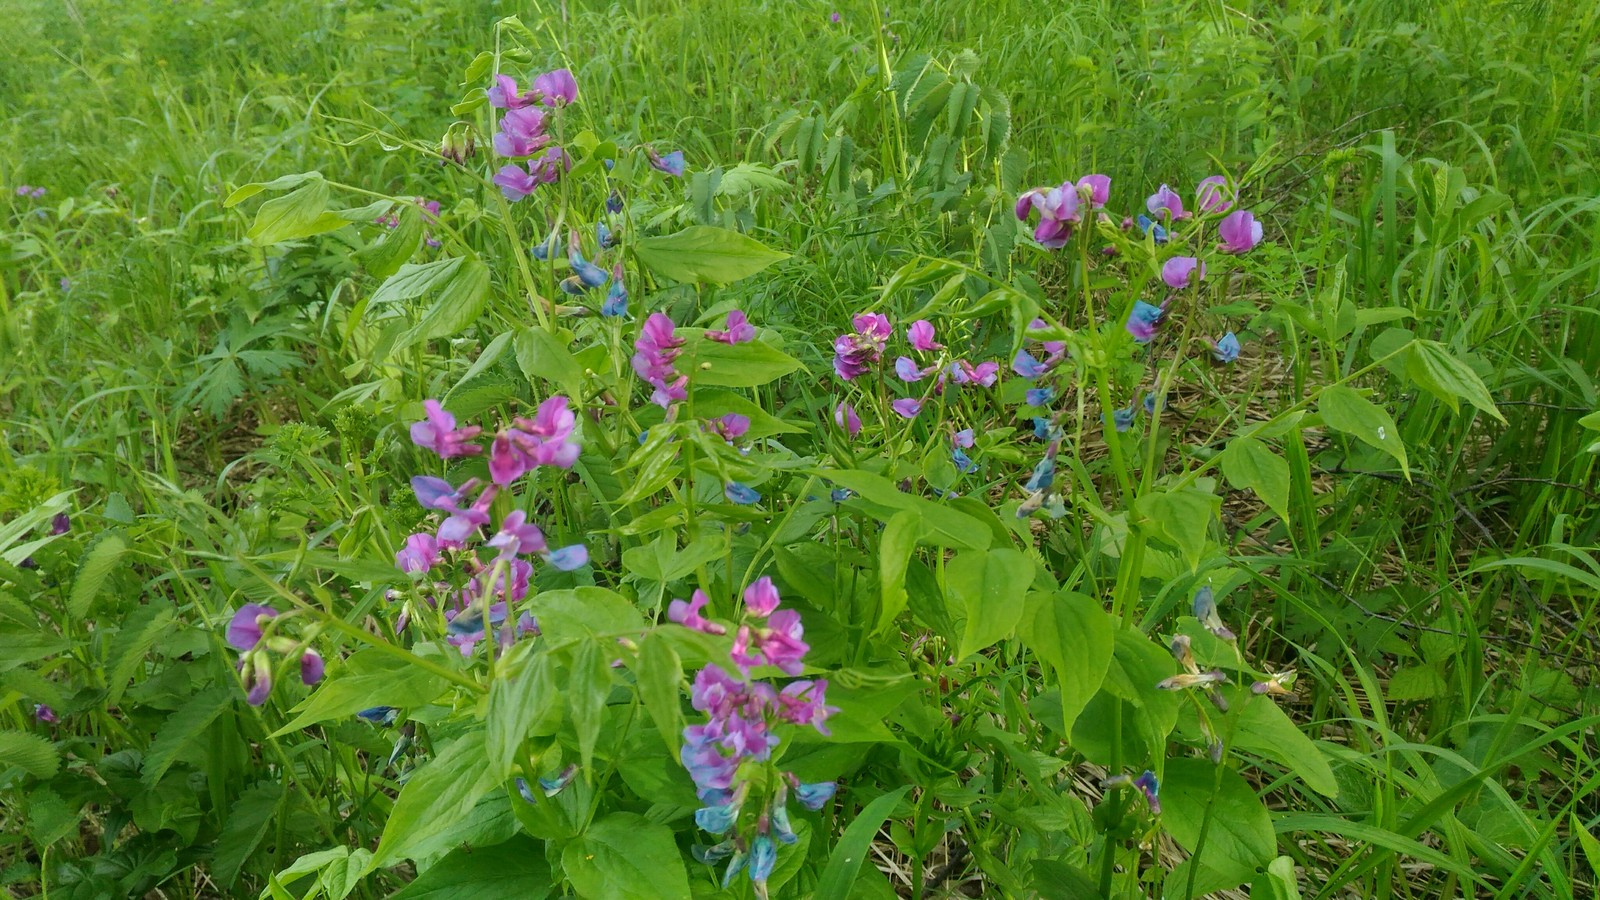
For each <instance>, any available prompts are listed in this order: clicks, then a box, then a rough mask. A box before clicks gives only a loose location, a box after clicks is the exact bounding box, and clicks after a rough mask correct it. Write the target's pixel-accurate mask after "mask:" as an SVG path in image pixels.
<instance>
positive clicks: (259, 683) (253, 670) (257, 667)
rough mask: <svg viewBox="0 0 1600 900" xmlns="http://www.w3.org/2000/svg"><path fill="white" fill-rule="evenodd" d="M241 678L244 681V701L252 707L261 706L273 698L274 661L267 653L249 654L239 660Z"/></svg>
mask: <svg viewBox="0 0 1600 900" xmlns="http://www.w3.org/2000/svg"><path fill="white" fill-rule="evenodd" d="M239 673H240V677H241V678H242V679H243V680H244V691H245V695H244V699H245V702H246V703H249V704H250V705H251V706H260V705H261V704H263V703H266V702H267V698H268V697H270V696H272V659H271V658H270V657H268V656H267V654H266V653H263V652H260V651H256V652H252V653H247V654H245V655H244V657H243V658H242V659H240V660H239Z"/></svg>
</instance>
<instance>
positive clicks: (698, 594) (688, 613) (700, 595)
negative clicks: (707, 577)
mask: <svg viewBox="0 0 1600 900" xmlns="http://www.w3.org/2000/svg"><path fill="white" fill-rule="evenodd" d="M710 602H711V598H710V597H707V596H706V593H705V591H700V590H697V591H695V592H694V594H693V595H692V596H691V597H690V598H689V602H688V603H685V602H683V601H682V600H674V601H672V602H671V603H669V604H667V621H668V622H676V623H678V624H679V625H682V626H683V627H685V628H693V629H694V630H695V631H701V632H704V633H706V634H727V633H728V629H726V628H723V627H722V626H721V625H718V624H717V623H715V622H713V621H711V620H710V619H707V618H705V617H703V616H701V615H700V610H702V609H704V608H705V606H706V604H707V603H710ZM711 668H712V667H710V666H707V667H706V669H707V670H710V669H711ZM717 671H718V672H720V670H717ZM701 674H702V675H704V674H705V672H704V671H702V673H701ZM706 677H708V678H709V677H713V676H706ZM699 682H700V679H699V678H698V677H696V679H695V683H696V685H698V684H699ZM696 689H697V690H698V687H697V688H696ZM695 708H696V709H699V708H700V707H699V706H698V705H696V707H695Z"/></svg>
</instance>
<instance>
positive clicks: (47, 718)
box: [33, 703, 61, 725]
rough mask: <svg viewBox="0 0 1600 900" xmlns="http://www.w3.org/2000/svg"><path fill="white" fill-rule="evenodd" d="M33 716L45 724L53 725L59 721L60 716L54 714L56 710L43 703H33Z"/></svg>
mask: <svg viewBox="0 0 1600 900" xmlns="http://www.w3.org/2000/svg"><path fill="white" fill-rule="evenodd" d="M33 717H34V718H35V719H36V720H38V721H40V722H43V723H44V724H46V725H54V724H56V723H57V722H59V721H61V718H60V717H59V716H57V715H56V711H55V710H53V709H51V708H50V707H49V705H48V704H45V703H35V704H34V705H33Z"/></svg>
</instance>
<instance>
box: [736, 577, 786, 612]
mask: <svg viewBox="0 0 1600 900" xmlns="http://www.w3.org/2000/svg"><path fill="white" fill-rule="evenodd" d="M778 600H779V598H778V589H777V588H775V587H773V586H772V579H771V578H768V577H767V576H765V575H763V576H762V577H760V578H757V579H756V580H755V581H753V582H751V583H750V586H749V587H747V588H745V589H744V608H745V610H746V611H748V612H749V613H750V615H752V616H755V617H756V618H759V619H765V618H766V617H767V616H770V615H772V611H773V610H775V609H777V608H778Z"/></svg>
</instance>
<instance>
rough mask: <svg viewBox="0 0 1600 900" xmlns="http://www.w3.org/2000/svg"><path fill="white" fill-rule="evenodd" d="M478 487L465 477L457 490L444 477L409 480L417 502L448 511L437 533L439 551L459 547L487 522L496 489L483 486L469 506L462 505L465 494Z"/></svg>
mask: <svg viewBox="0 0 1600 900" xmlns="http://www.w3.org/2000/svg"><path fill="white" fill-rule="evenodd" d="M477 486H478V481H477V479H475V478H474V479H468V480H467V481H466V482H465V483H464V484H462V485H461V487H460V488H459V489H457V488H453V487H451V486H450V482H448V481H445V480H444V479H443V478H434V477H432V476H430V475H416V476H413V477H412V479H411V489H412V490H413V491H414V492H416V495H417V502H418V503H420V504H422V506H423V507H424V508H427V509H434V510H438V511H440V512H447V513H449V514H450V515H449V516H448V517H446V518H445V520H444V522H443V523H442V524H440V526H439V533H438V535H437V537H438V541H439V548H440V549H442V550H452V549H460V548H461V547H462V546H463V545H464V544H465V542H466V540H467V538H468V536H470V535H471V534H472V532H473V531H474V530H475V529H476V528H477V527H478V526H480V525H486V524H488V522H489V504H490V503H492V502H493V501H494V496H495V491H496V490H497V488H496V487H495V486H494V485H490V486H489V487H487V488H485V489H484V490H483V492H482V493H481V494H479V495H478V499H477V500H475V501H473V503H472V505H471V506H468V507H466V508H465V509H463V508H462V506H461V504H462V503H463V502H465V501H466V495H467V494H468V493H470V492H471V491H472V490H473V489H474V488H476V487H477Z"/></svg>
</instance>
